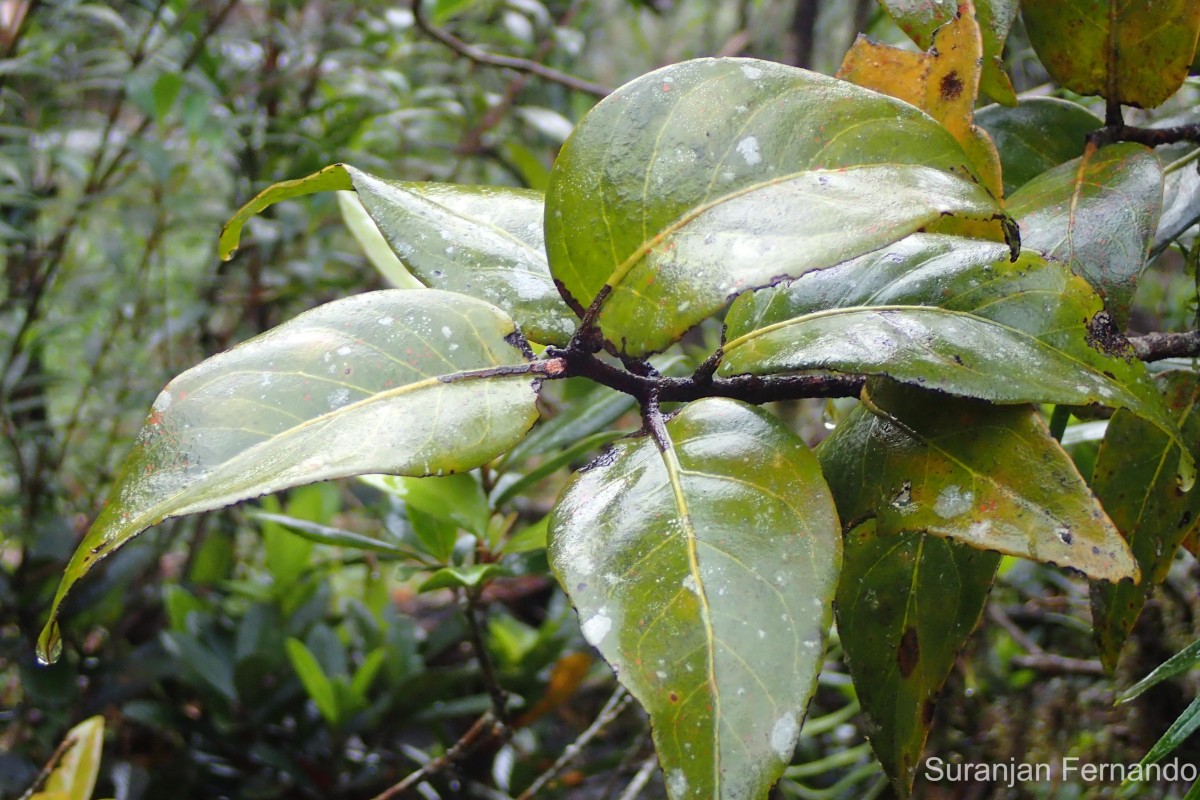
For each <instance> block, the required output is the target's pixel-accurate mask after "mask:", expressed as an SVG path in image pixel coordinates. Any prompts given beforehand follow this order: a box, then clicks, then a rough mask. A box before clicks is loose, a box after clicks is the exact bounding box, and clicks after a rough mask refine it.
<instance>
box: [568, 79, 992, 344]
mask: <svg viewBox="0 0 1200 800" xmlns="http://www.w3.org/2000/svg"><path fill="white" fill-rule="evenodd" d="M968 165H969V159H968V158H967V156H966V155H965V154H964V153H963V151H962V148H961V147H960V146H959V144H958V143H957V141H955V139H954V137H953V136H951V135H950V133H949V132H948V131H946V130H945V129H944V128H942V127H941V126H940V125H938V124H937V123H936V122H934V121H933V120H932V119H931V118H929V117H928V116H926V115H924V114H922V113H921V112H920V111H918V110H917V109H915V108H913V107H912V106H909V105H907V104H905V103H903V102H900V101H898V100H895V99H893V98H889V97H886V96H883V95H880V94H876V93H874V92H871V91H868V90H866V89H862V88H860V87H857V86H854V85H852V84H848V83H845V82H842V81H837V80H834V79H832V78H827V77H824V76H821V75H816V74H814V73H810V72H806V71H804V70H799V69H795V68H792V67H787V66H783V65H780V64H773V63H768V62H761V61H753V60H747V59H702V60H697V61H689V62H685V63H682V64H676V65H674V66H671V67H666V68H664V69H661V70H658V71H656V72H652V73H650V74H649V75H645V76H643V77H641V78H638V79H637V80H635V81H633V82H632V83H629V84H626V85H625V86H624V87H622V88H621V89H618V90H617V91H616V92H614V93H613V94H612V95H610V96H609V97H608V98H606V99H605V100H603V101H602V102H601V103H600V104H599V105H597V106H596V108H594V109H593V110H592V111H591V113H589V114H588V115H587V117H585V118H584V120H583V121H582V122H581V123H580V124H579V126H578V127H577V128H576V130H575V133H574V134H573V135H572V137H571V139H570V140H568V142H567V143H566V144H565V145H564V146H563V149H562V152H561V153H560V155H559V158H558V161H557V163H556V164H555V166H554V170H553V172H552V174H551V182H550V189H549V191H548V193H547V200H546V245H547V248H548V251H549V256H550V264H551V272H552V273H553V275H554V277H555V278H556V279H557V280H558V281H559V283H560V287H561V288H562V290H563V292H564V296H567V297H569V298H572V300H573V302H575V303H577V304H578V305H579V306H585V307H586V306H588V305H590V304H591V303H593V301H594V300H595V298H596V297H597V296H598V295H599V293H600V292H601V291H604V292H606V295H605V298H603V299H602V301H601V302H602V306H601V310H600V311H599V314H598V317H597V320H598V323H599V328H600V330H601V332H602V333H603V335H604V337H605V338H606V339H607V340H608V341H609V342H612V343H613V344H614V345H616V347H617V348H619V349H620V350H622V351H623V352H625V353H627V354H629V355H634V356H640V355H644V354H646V353H650V352H655V351H658V350H661V349H663V348H665V347H666V346H668V345H669V344H671V343H672V342H674V341H676V340H677V339H678V338H679V337H680V336H682V335H683V333H684V332H685V331H687V329H689V328H690V327H692V326H693V325H695V324H696V323H698V322H700V321H701V320H703V319H705V318H706V317H708V316H710V315H711V314H713V313H714V312H716V311H717V310H719V309H720V308H721V307H722V306H723V305H724V304H725V302H726V301H727V300H728V299H729V298H730V297H732V296H734V295H735V294H737V293H739V292H741V291H744V290H746V289H750V288H753V287H758V286H765V285H768V284H771V283H774V282H777V281H778V280H780V279H781V278H783V277H786V276H793V277H794V276H797V275H799V274H801V273H804V272H807V271H809V270H815V269H821V268H824V267H829V266H832V265H833V264H836V263H839V262H841V261H844V260H846V259H848V258H852V257H854V256H857V255H860V254H862V253H865V252H869V251H872V250H875V249H878V248H880V247H883V246H885V245H887V244H889V243H890V242H893V241H895V240H897V239H899V238H901V237H902V236H904V235H906V234H908V233H912V232H913V231H916V230H917V229H919V228H922V227H923V226H925V225H928V224H931V223H934V222H936V221H937V220H939V219H940V218H941V217H942V216H943V215H958V216H962V217H965V218H969V219H982V220H990V219H994V218H1000V217H1001V216H1002V211H1001V209H1000V207H999V205H998V203H997V201H996V200H995V198H993V197H992V196H991V195H990V194H988V193H987V191H985V190H984V189H983V188H981V187H980V185H979V184H977V183H976V182H975V181H974V180H973V174H972V172H971V168H970V167H969V166H968ZM606 287H607V288H606Z"/></svg>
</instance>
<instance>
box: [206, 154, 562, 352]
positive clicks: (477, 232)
mask: <svg viewBox="0 0 1200 800" xmlns="http://www.w3.org/2000/svg"><path fill="white" fill-rule="evenodd" d="M333 189H338V190H347V189H349V190H353V191H355V192H357V193H358V198H359V200H360V201H361V202H362V205H363V208H365V209H366V211H367V213H368V214H369V215H370V216H371V219H372V220H373V221H374V223H375V225H377V226H378V228H379V230H380V232H382V234H383V236H384V238H385V239H386V240H387V242H388V244H389V245H390V246H391V248H392V250H394V251H395V253H396V255H397V256H398V257H399V258H400V260H401V262H402V263H403V265H404V266H405V267H407V268H408V269H409V270H410V271H411V272H412V274H413V275H415V276H416V277H417V279H418V280H420V281H421V283H423V284H424V285H426V286H430V287H432V288H435V289H444V290H447V291H453V292H459V293H461V294H465V295H469V296H471V297H476V298H479V299H480V300H485V301H487V302H489V303H492V304H493V305H495V306H498V307H499V308H502V309H504V310H505V311H506V312H508V314H509V315H510V316H512V318H513V319H514V320H515V321H516V322H517V325H518V326H519V327H520V328H521V331H522V332H523V333H524V334H525V335H526V336H528V337H529V338H530V339H533V340H534V341H536V342H541V343H543V344H559V345H562V344H565V343H566V342H567V340H568V339H569V338H570V336H571V333H572V332H573V331H574V329H575V324H576V323H577V322H578V318H577V317H576V316H575V315H574V314H573V313H572V312H571V310H570V309H569V308H567V306H566V305H565V304H564V303H563V301H562V298H561V297H559V294H558V290H557V289H556V288H555V287H554V282H553V280H551V278H550V270H549V267H548V266H547V265H546V251H545V244H544V240H543V230H542V228H543V225H542V216H543V209H544V202H543V198H542V194H541V193H540V192H534V191H529V190H525V189H509V188H500V187H493V186H457V185H453V184H441V183H417V182H412V181H392V180H384V179H382V178H377V177H375V176H374V175H370V174H368V173H366V172H363V171H362V170H359V169H355V168H354V167H351V166H349V165H346V164H334V165H333V166H330V167H326V168H325V169H323V170H321V171H320V172H317V173H314V174H312V175H309V176H308V177H306V178H301V179H299V180H294V181H284V182H282V183H277V184H275V185H274V186H272V187H270V188H268V189H266V190H265V191H263V192H261V193H260V194H259V195H258V196H257V197H255V198H254V199H253V200H251V201H250V202H249V203H247V204H246V205H245V206H243V207H242V208H241V209H240V210H239V211H238V212H237V214H236V215H235V216H234V217H233V219H231V220H230V221H229V223H228V224H227V225H226V226H225V229H224V230H223V231H222V232H221V242H220V251H221V257H222V258H225V259H229V258H231V257H232V256H233V253H234V252H236V250H237V246H238V241H239V239H240V237H241V230H242V226H243V225H244V224H245V223H246V221H247V220H249V219H250V218H251V217H253V216H254V215H256V214H258V213H260V212H261V211H262V210H263V209H265V208H267V207H269V206H271V205H273V204H274V203H277V202H279V201H281V200H286V199H290V198H293V197H299V196H301V195H306V194H312V193H314V192H321V191H329V190H333Z"/></svg>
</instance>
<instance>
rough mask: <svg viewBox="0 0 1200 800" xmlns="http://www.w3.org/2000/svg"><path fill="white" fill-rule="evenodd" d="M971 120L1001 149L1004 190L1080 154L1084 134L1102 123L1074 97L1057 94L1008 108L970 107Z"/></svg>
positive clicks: (1102, 122)
mask: <svg viewBox="0 0 1200 800" xmlns="http://www.w3.org/2000/svg"><path fill="white" fill-rule="evenodd" d="M975 122H976V124H977V125H979V127H981V128H983V129H984V130H985V131H987V132H988V134H990V135H991V137H992V141H993V142H995V143H996V149H997V150H998V151H1000V165H1001V167H1002V168H1003V175H1004V194H1005V195H1006V196H1009V195H1011V194H1012V193H1013V192H1015V191H1016V190H1017V189H1019V188H1021V187H1022V186H1024V185H1025V184H1026V183H1028V182H1029V181H1030V180H1032V179H1033V178H1036V177H1037V176H1038V175H1041V174H1042V173H1043V172H1046V171H1048V170H1050V169H1052V168H1054V167H1057V166H1058V165H1059V164H1063V163H1065V162H1067V161H1070V160H1071V159H1073V158H1078V157H1079V156H1081V155H1083V148H1084V146H1085V144H1086V143H1087V135H1088V134H1089V133H1091V132H1093V131H1095V130H1097V129H1099V128H1101V127H1102V126H1103V125H1104V120H1102V119H1100V118H1099V117H1097V116H1096V115H1095V114H1093V113H1092V112H1090V111H1088V110H1087V109H1086V108H1084V107H1083V106H1081V105H1079V104H1078V103H1072V102H1069V101H1067V100H1060V99H1058V98H1056V97H1030V98H1028V99H1023V100H1021V101H1020V103H1018V104H1017V105H1016V106H1014V107H1012V108H1009V107H1006V106H1001V105H992V106H987V107H985V108H981V109H979V111H977V112H975Z"/></svg>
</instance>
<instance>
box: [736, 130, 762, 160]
mask: <svg viewBox="0 0 1200 800" xmlns="http://www.w3.org/2000/svg"><path fill="white" fill-rule="evenodd" d="M737 151H738V152H739V153H741V154H742V158H744V159H746V163H747V164H749V165H750V166H752V167H753V166H754V165H755V164H757V163H758V162H760V161H762V156H761V155H760V154H759V152H758V137H757V136H747V137H746V138H745V139H742V140H741V141H740V142H738V143H737Z"/></svg>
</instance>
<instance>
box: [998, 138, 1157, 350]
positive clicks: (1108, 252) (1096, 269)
mask: <svg viewBox="0 0 1200 800" xmlns="http://www.w3.org/2000/svg"><path fill="white" fill-rule="evenodd" d="M1162 193H1163V173H1162V166H1161V165H1160V164H1159V163H1158V158H1157V157H1156V156H1155V155H1154V151H1152V150H1150V148H1148V147H1144V146H1143V145H1139V144H1129V143H1124V144H1116V145H1112V146H1110V147H1103V148H1100V149H1098V150H1097V149H1094V148H1088V149H1087V150H1086V151H1085V152H1084V154H1083V155H1082V156H1080V157H1079V158H1077V159H1073V160H1071V161H1068V162H1066V163H1065V164H1062V165H1060V166H1058V167H1055V168H1053V169H1051V170H1050V171H1049V172H1045V173H1043V174H1042V175H1039V176H1038V177H1036V178H1034V179H1033V180H1031V181H1029V182H1028V183H1026V184H1025V185H1024V186H1022V187H1021V189H1020V190H1019V191H1017V192H1015V193H1014V194H1013V196H1012V197H1010V198H1009V200H1008V208H1009V211H1010V212H1011V213H1012V215H1013V216H1014V217H1016V218H1017V221H1018V222H1019V223H1020V225H1021V242H1022V245H1023V246H1024V247H1025V248H1026V249H1030V250H1037V251H1039V252H1041V253H1042V254H1044V255H1045V256H1047V257H1048V258H1056V259H1059V260H1061V261H1065V262H1067V263H1068V264H1070V265H1071V268H1072V269H1074V270H1075V271H1076V272H1077V273H1078V274H1080V275H1082V276H1083V277H1085V278H1087V280H1088V282H1089V283H1091V284H1092V286H1093V287H1095V289H1096V291H1098V292H1099V293H1100V295H1101V296H1102V297H1103V298H1104V300H1105V307H1106V308H1108V310H1109V313H1111V314H1112V315H1113V318H1114V320H1115V321H1116V322H1117V324H1118V325H1119V326H1122V327H1123V326H1124V325H1125V322H1126V320H1127V319H1128V317H1129V306H1130V304H1131V303H1132V302H1133V295H1134V292H1135V291H1136V289H1137V281H1138V278H1139V277H1141V274H1142V269H1143V268H1144V267H1145V264H1146V257H1147V256H1148V255H1149V252H1150V245H1151V244H1152V243H1153V241H1154V233H1155V230H1156V229H1157V227H1158V217H1159V213H1160V212H1161V210H1162Z"/></svg>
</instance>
